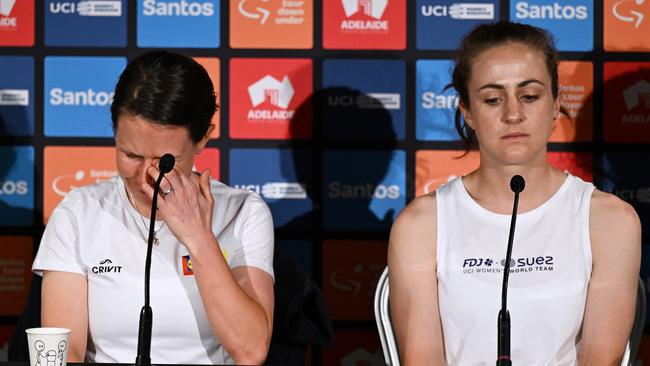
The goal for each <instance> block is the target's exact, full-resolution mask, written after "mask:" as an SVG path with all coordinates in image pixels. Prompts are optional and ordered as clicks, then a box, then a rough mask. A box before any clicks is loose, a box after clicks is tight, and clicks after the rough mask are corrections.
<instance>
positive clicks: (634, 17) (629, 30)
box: [603, 0, 650, 52]
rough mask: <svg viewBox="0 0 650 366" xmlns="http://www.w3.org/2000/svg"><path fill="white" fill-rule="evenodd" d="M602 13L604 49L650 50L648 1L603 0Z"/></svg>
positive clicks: (649, 4)
mask: <svg viewBox="0 0 650 366" xmlns="http://www.w3.org/2000/svg"><path fill="white" fill-rule="evenodd" d="M603 13H604V14H603V31H604V34H603V47H604V48H605V50H606V51H626V52H630V51H641V52H643V51H646V52H647V51H650V1H644V0H605V2H604V5H603Z"/></svg>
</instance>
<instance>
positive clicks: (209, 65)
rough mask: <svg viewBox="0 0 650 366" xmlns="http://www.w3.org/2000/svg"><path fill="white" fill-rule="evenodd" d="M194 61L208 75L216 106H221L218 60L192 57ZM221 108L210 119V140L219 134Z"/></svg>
mask: <svg viewBox="0 0 650 366" xmlns="http://www.w3.org/2000/svg"><path fill="white" fill-rule="evenodd" d="M194 60H195V61H196V62H198V63H199V64H201V66H203V67H204V68H205V70H206V71H207V72H208V75H210V79H211V80H212V85H214V93H215V95H216V96H217V105H221V74H220V71H219V70H220V63H219V59H218V58H215V57H194ZM220 112H221V108H220V107H218V108H217V112H216V113H215V114H214V117H212V123H214V127H215V128H214V130H213V131H212V134H211V135H210V137H211V138H213V139H217V138H219V133H220V129H221V127H220V125H219V121H220V115H221V113H220Z"/></svg>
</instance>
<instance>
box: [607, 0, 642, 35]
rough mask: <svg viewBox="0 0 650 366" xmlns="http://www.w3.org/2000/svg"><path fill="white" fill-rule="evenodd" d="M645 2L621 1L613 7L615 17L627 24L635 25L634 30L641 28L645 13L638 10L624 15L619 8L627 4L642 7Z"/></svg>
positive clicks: (634, 0) (636, 0) (640, 0)
mask: <svg viewBox="0 0 650 366" xmlns="http://www.w3.org/2000/svg"><path fill="white" fill-rule="evenodd" d="M644 2H645V0H620V1H617V2H616V3H615V4H614V5H613V6H612V13H613V14H614V16H615V17H616V18H617V19H618V20H621V21H624V22H627V23H634V28H639V26H640V25H641V22H642V21H643V13H641V12H639V11H636V10H629V14H624V13H623V12H622V11H621V10H620V9H619V6H620V5H621V4H625V3H636V5H638V6H641V5H643V3H644Z"/></svg>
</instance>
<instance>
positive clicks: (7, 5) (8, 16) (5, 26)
mask: <svg viewBox="0 0 650 366" xmlns="http://www.w3.org/2000/svg"><path fill="white" fill-rule="evenodd" d="M33 45H34V0H5V1H1V2H0V46H33Z"/></svg>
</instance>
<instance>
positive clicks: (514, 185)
mask: <svg viewBox="0 0 650 366" xmlns="http://www.w3.org/2000/svg"><path fill="white" fill-rule="evenodd" d="M525 186H526V182H525V181H524V177H522V176H521V175H515V176H513V177H512V178H511V179H510V189H512V191H513V192H515V193H521V191H523V190H524V187H525Z"/></svg>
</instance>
